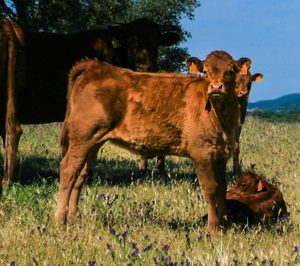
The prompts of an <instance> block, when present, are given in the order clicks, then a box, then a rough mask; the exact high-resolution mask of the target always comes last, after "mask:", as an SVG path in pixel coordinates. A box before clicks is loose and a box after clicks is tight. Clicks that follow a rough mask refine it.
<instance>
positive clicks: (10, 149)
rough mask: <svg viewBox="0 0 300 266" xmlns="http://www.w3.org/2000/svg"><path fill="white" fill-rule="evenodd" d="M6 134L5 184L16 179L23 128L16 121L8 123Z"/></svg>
mask: <svg viewBox="0 0 300 266" xmlns="http://www.w3.org/2000/svg"><path fill="white" fill-rule="evenodd" d="M8 120H10V118H8ZM7 123H8V125H7V126H6V129H7V130H6V134H5V161H4V180H3V182H4V183H5V184H10V182H11V181H12V180H13V178H14V177H15V172H16V168H17V163H18V146H19V141H20V137H21V134H22V128H21V125H20V124H19V123H16V121H14V122H12V121H8V122H7Z"/></svg>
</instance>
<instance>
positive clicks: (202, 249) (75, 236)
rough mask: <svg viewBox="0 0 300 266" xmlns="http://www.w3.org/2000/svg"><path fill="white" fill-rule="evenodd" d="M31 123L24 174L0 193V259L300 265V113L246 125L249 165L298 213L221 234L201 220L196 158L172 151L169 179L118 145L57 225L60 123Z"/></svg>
mask: <svg viewBox="0 0 300 266" xmlns="http://www.w3.org/2000/svg"><path fill="white" fill-rule="evenodd" d="M23 129H24V134H23V136H22V139H21V143H20V165H19V172H20V174H19V177H18V180H16V182H15V183H14V184H13V185H12V187H11V188H10V189H9V190H6V191H5V193H4V196H3V199H2V201H0V265H14V264H13V263H15V264H16V265H176V264H175V263H177V265H196V264H197V265H300V201H299V198H300V189H299V188H300V168H299V163H300V150H299V147H300V137H299V133H300V123H299V122H295V123H291V122H288V123H287V122H280V123H278V122H276V123H274V122H270V121H267V120H263V119H260V118H257V117H249V118H248V119H247V121H246V123H245V126H244V128H243V132H242V143H241V145H242V149H241V158H242V161H243V168H244V170H247V169H252V170H253V169H254V170H255V171H257V172H259V173H262V174H264V175H265V176H266V177H267V178H268V179H269V180H271V181H272V182H273V183H276V184H277V185H278V186H279V187H280V189H281V190H282V192H283V194H284V199H285V201H286V202H287V204H288V210H289V212H290V220H289V222H286V223H279V224H275V225H273V226H270V227H261V226H258V227H255V228H252V229H249V228H248V229H244V230H240V229H238V228H236V227H235V226H232V227H231V228H229V229H228V231H227V232H226V234H224V235H223V236H222V237H216V238H212V237H210V236H209V235H207V234H206V225H205V224H204V223H203V221H202V220H201V217H202V215H204V214H206V205H205V202H204V200H203V197H202V194H201V190H200V188H199V186H198V183H197V182H196V180H195V179H196V176H195V174H194V171H193V167H192V164H191V162H190V161H189V160H187V159H185V158H178V157H168V159H167V171H168V173H169V175H170V180H169V181H168V183H167V184H164V182H162V181H161V180H160V178H159V177H158V176H157V170H156V169H155V167H154V161H153V160H152V162H151V164H150V167H149V169H150V171H149V174H148V175H147V177H146V178H144V179H137V178H136V175H135V173H136V172H137V171H138V169H137V161H138V157H137V156H134V155H132V154H130V153H128V152H127V151H124V150H121V149H119V148H117V147H114V146H112V145H110V144H106V145H105V147H104V148H103V149H102V151H101V152H99V158H98V161H97V163H96V165H95V166H94V168H93V174H94V177H93V178H90V179H88V180H87V184H86V185H85V187H84V189H83V191H82V194H81V200H80V207H79V208H80V212H79V215H78V218H77V220H76V221H75V222H73V223H69V224H68V225H67V226H66V227H60V226H57V225H56V224H55V222H54V212H55V208H56V199H57V188H58V167H59V162H60V159H61V157H60V148H59V141H58V136H59V132H60V129H61V124H49V125H44V126H24V127H23ZM1 163H2V164H3V162H1ZM227 178H228V183H229V184H230V183H231V182H232V174H231V162H230V163H229V164H228V171H227Z"/></svg>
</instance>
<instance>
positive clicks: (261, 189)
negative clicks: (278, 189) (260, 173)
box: [257, 179, 265, 192]
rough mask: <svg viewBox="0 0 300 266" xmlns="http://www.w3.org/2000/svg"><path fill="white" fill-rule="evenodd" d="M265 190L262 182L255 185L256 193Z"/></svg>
mask: <svg viewBox="0 0 300 266" xmlns="http://www.w3.org/2000/svg"><path fill="white" fill-rule="evenodd" d="M264 188H265V186H264V183H263V181H262V180H261V179H260V180H259V181H258V183H257V192H260V191H263V189H264Z"/></svg>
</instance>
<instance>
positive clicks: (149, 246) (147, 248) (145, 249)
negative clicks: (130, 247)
mask: <svg viewBox="0 0 300 266" xmlns="http://www.w3.org/2000/svg"><path fill="white" fill-rule="evenodd" d="M152 247H153V244H152V243H151V244H150V245H148V246H147V247H145V248H144V249H143V252H148V251H149V250H150V249H151V248H152Z"/></svg>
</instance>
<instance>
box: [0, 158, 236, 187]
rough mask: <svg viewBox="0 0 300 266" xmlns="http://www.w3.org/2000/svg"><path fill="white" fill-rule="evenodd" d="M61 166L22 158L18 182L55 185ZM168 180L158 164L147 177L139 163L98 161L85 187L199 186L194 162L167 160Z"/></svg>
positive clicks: (230, 176) (54, 160)
mask: <svg viewBox="0 0 300 266" xmlns="http://www.w3.org/2000/svg"><path fill="white" fill-rule="evenodd" d="M59 164H60V160H59V159H57V158H46V157H39V156H26V157H22V159H21V161H20V163H19V166H18V171H17V176H16V178H15V180H14V182H17V183H20V184H21V185H28V184H34V183H40V182H45V181H46V182H53V181H56V180H57V181H58V180H59ZM0 167H1V171H2V172H3V158H1V159H0ZM165 168H166V172H167V175H168V177H167V178H166V179H165V178H164V177H162V176H160V174H159V172H158V170H157V168H156V165H155V162H154V160H150V161H149V167H148V171H147V173H146V174H144V175H143V174H141V172H140V170H139V168H138V161H137V160H135V159H132V160H128V159H114V160H107V159H98V160H97V161H96V162H95V163H94V164H93V166H92V168H91V172H90V175H89V176H88V178H87V179H86V182H85V184H87V185H91V184H94V183H97V184H100V185H103V186H105V185H107V186H114V185H119V186H128V185H130V184H132V183H133V182H139V183H143V182H148V181H153V182H158V183H161V184H163V185H171V184H172V183H174V182H177V181H188V182H191V183H192V184H193V185H195V186H198V180H197V176H196V174H195V171H194V168H193V164H192V162H191V161H190V160H183V161H180V162H175V161H173V160H170V159H167V160H166V164H165ZM226 178H227V182H228V184H232V183H233V182H234V180H235V179H236V177H235V176H234V175H233V174H232V172H230V171H229V172H227V174H226Z"/></svg>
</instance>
